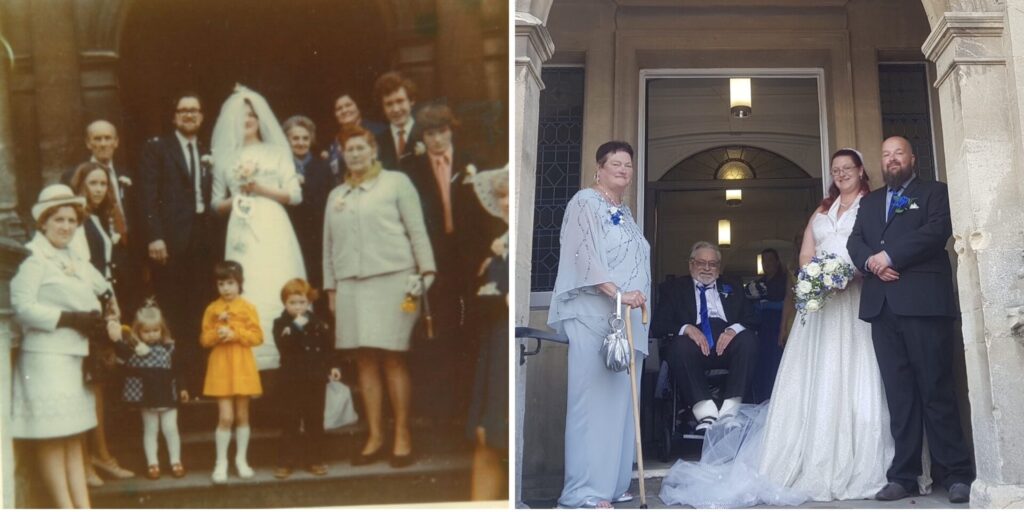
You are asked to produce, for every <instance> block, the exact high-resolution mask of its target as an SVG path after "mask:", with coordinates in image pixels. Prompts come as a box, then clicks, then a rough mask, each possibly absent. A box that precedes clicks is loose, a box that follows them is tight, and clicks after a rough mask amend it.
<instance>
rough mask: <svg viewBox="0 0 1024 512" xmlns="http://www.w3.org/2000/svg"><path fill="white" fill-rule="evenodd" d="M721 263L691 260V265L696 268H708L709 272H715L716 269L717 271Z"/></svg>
mask: <svg viewBox="0 0 1024 512" xmlns="http://www.w3.org/2000/svg"><path fill="white" fill-rule="evenodd" d="M720 263H721V262H718V261H707V260H697V259H693V258H690V264H691V265H693V266H695V267H697V268H706V269H708V270H715V269H717V268H718V265H719V264H720Z"/></svg>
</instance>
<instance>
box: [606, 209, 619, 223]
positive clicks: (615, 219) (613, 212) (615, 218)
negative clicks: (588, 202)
mask: <svg viewBox="0 0 1024 512" xmlns="http://www.w3.org/2000/svg"><path fill="white" fill-rule="evenodd" d="M608 215H609V216H610V218H611V219H612V224H615V225H616V226H618V225H619V223H620V222H622V210H620V209H619V207H618V206H612V207H611V208H608Z"/></svg>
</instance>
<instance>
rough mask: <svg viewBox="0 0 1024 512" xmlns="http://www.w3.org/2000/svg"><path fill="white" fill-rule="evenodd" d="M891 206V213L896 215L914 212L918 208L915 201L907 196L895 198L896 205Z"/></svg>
mask: <svg viewBox="0 0 1024 512" xmlns="http://www.w3.org/2000/svg"><path fill="white" fill-rule="evenodd" d="M893 206H894V208H893V211H894V212H896V213H903V212H905V211H907V210H916V209H918V208H919V206H917V200H916V199H915V198H913V197H907V196H899V197H897V198H896V203H895V204H894V205H893Z"/></svg>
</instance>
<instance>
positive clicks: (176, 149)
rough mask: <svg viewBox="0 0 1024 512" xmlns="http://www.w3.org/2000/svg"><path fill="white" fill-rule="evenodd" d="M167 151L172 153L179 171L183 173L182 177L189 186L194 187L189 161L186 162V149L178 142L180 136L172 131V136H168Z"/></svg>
mask: <svg viewBox="0 0 1024 512" xmlns="http://www.w3.org/2000/svg"><path fill="white" fill-rule="evenodd" d="M167 151H168V152H169V153H170V154H171V158H173V159H174V162H175V163H176V164H177V165H178V172H179V174H180V175H181V179H182V180H184V182H185V183H186V184H187V185H188V186H189V187H192V180H191V176H189V173H188V163H186V162H185V151H184V150H183V149H182V148H181V144H180V143H179V142H178V136H177V135H175V134H174V133H171V136H170V137H168V138H167Z"/></svg>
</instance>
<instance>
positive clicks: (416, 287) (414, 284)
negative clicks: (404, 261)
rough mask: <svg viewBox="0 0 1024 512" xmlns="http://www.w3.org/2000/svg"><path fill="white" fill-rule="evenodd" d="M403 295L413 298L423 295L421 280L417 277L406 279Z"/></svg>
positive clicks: (412, 276)
mask: <svg viewBox="0 0 1024 512" xmlns="http://www.w3.org/2000/svg"><path fill="white" fill-rule="evenodd" d="M405 293H406V294H408V295H412V296H413V297H419V296H420V295H423V280H422V279H420V276H419V275H411V276H409V277H407V278H406V281H405Z"/></svg>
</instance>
